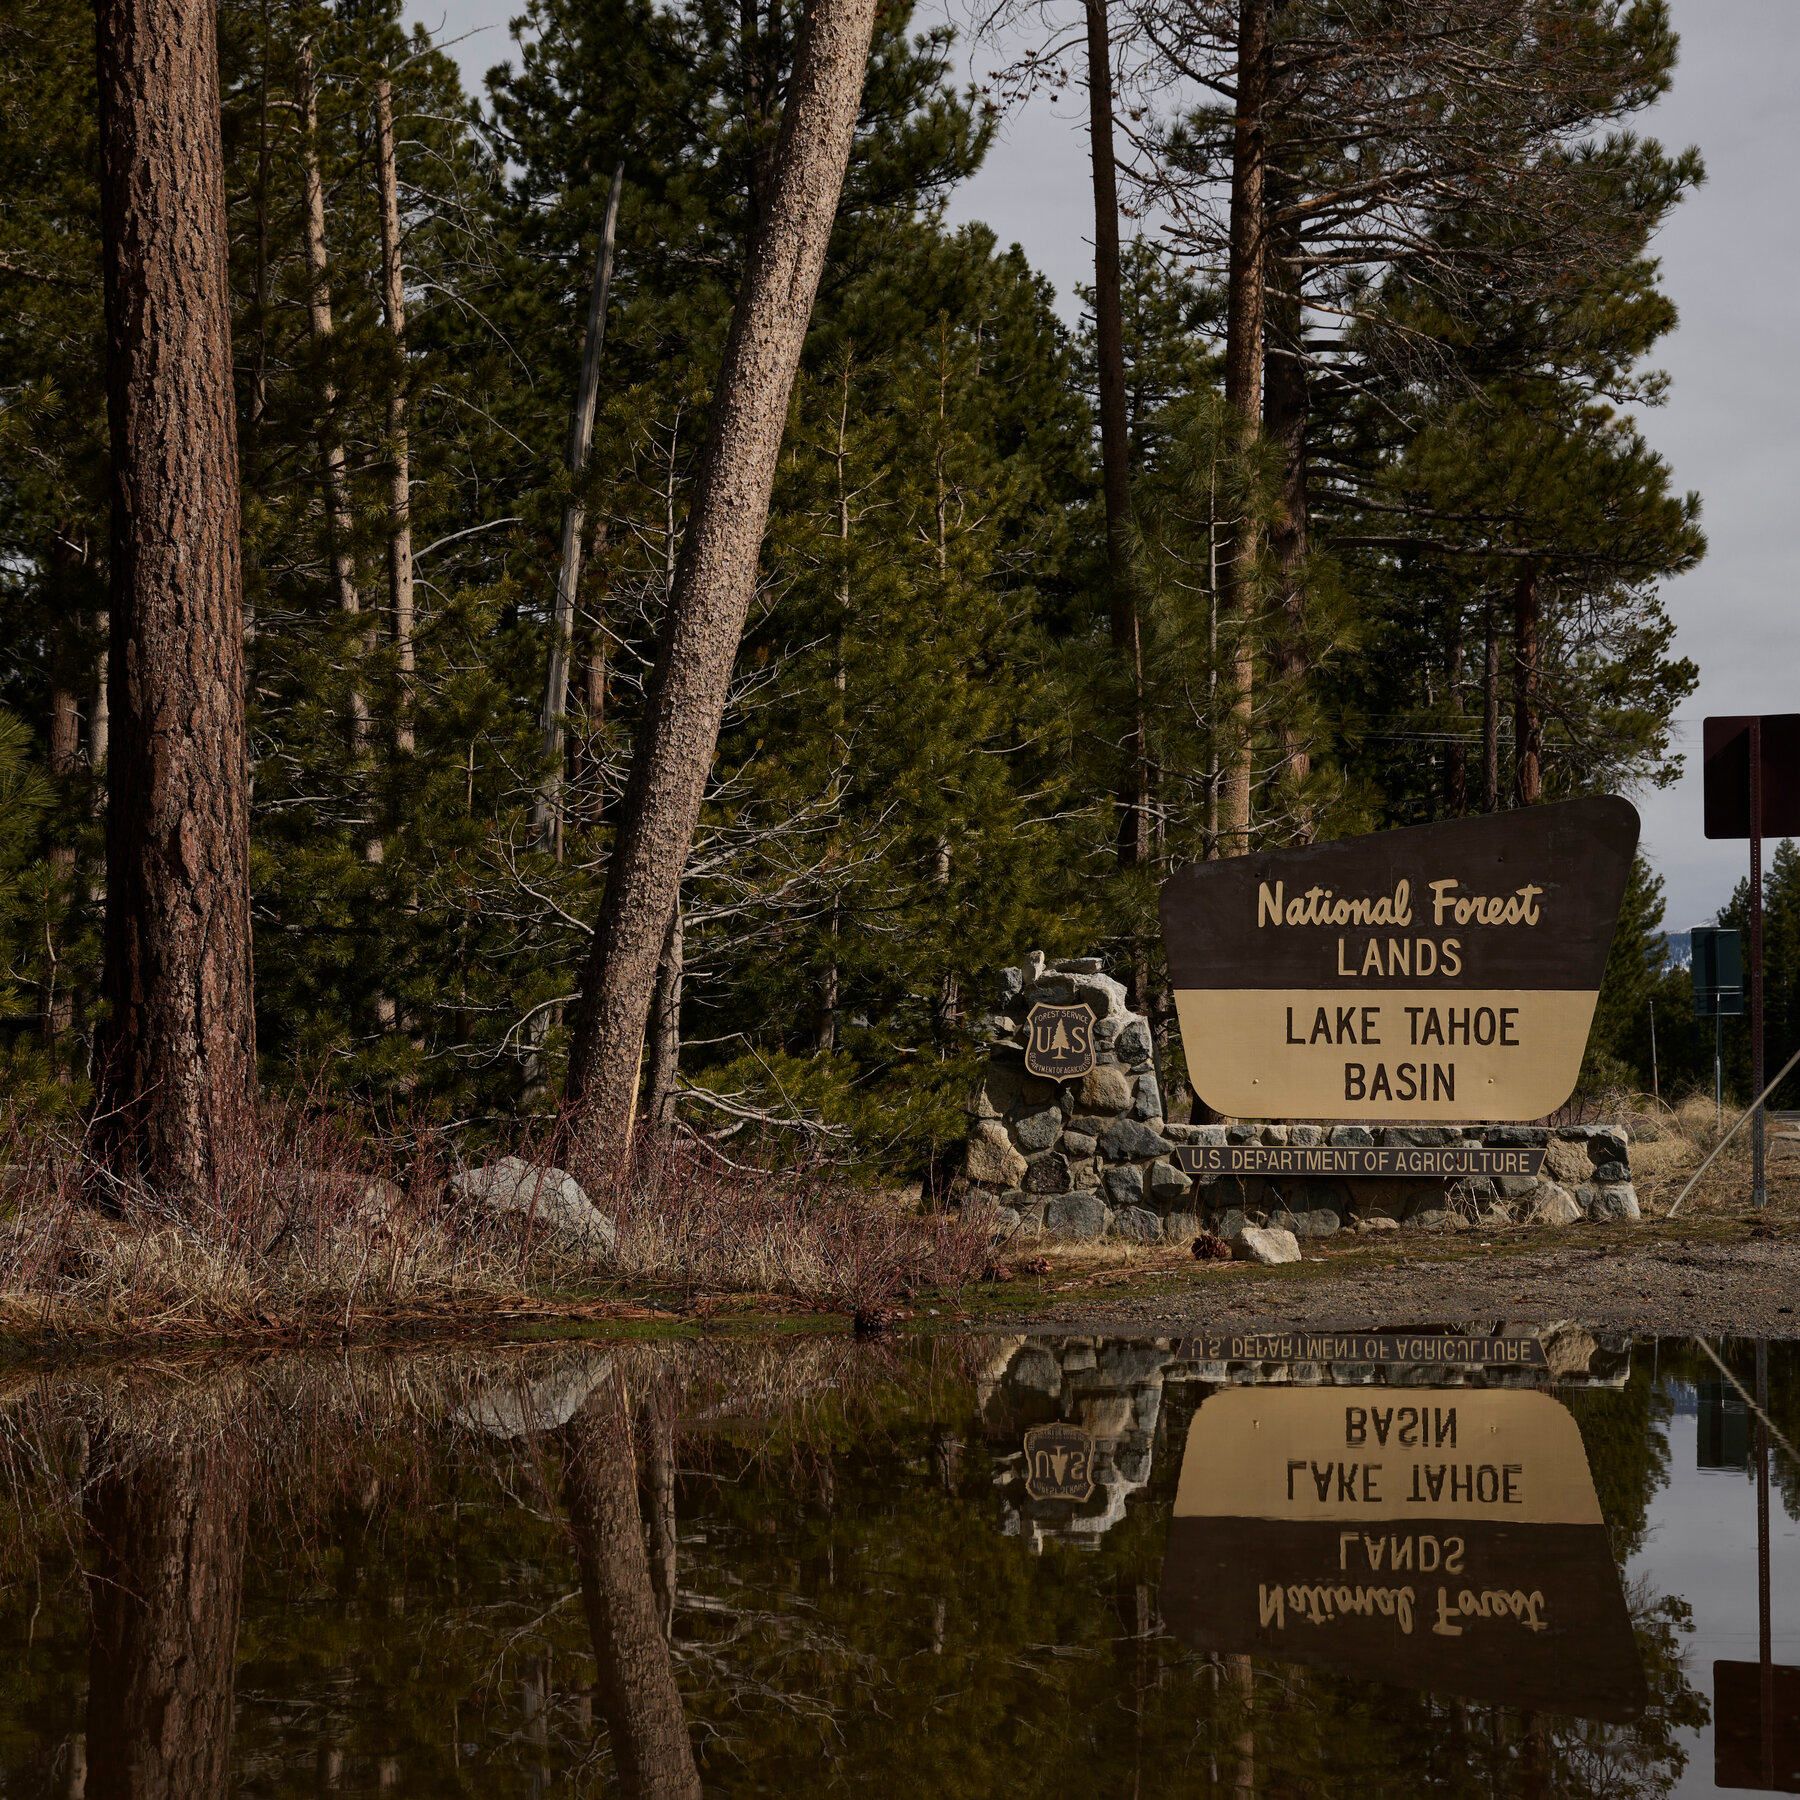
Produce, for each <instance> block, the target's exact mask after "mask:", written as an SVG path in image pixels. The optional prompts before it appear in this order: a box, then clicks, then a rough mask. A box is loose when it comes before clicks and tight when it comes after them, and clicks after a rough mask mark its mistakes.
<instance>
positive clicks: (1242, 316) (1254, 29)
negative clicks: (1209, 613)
mask: <svg viewBox="0 0 1800 1800" xmlns="http://www.w3.org/2000/svg"><path fill="white" fill-rule="evenodd" d="M1270 11H1271V0H1239V6H1238V53H1237V99H1236V106H1235V109H1234V117H1233V123H1232V144H1231V246H1230V253H1229V258H1228V265H1227V276H1226V294H1225V404H1226V406H1227V407H1229V408H1230V410H1231V411H1232V412H1233V413H1235V414H1236V415H1237V418H1238V422H1239V434H1240V439H1241V441H1242V442H1243V443H1244V444H1245V445H1250V444H1254V443H1255V442H1256V440H1257V437H1258V435H1259V433H1260V431H1261V427H1262V379H1263V312H1264V293H1265V287H1266V282H1267V276H1268V220H1267V212H1266V206H1265V190H1266V187H1267V179H1268V133H1267V125H1266V121H1265V118H1264V113H1265V111H1266V109H1267V104H1268V97H1269V61H1270V34H1269V27H1270ZM1257 536H1258V534H1257V528H1256V522H1255V520H1254V519H1253V518H1251V517H1249V516H1248V515H1247V514H1242V513H1240V514H1239V516H1238V517H1237V518H1236V519H1235V520H1234V521H1233V522H1232V526H1231V532H1230V541H1229V544H1228V546H1227V549H1226V558H1225V569H1224V586H1225V589H1226V594H1227V598H1228V609H1229V610H1230V611H1232V612H1234V613H1236V615H1237V619H1238V626H1237V629H1238V649H1237V652H1236V655H1235V657H1234V664H1235V666H1234V668H1233V671H1232V675H1233V687H1234V690H1235V691H1234V692H1233V695H1232V734H1233V739H1234V741H1233V742H1232V744H1231V746H1230V749H1231V758H1230V763H1229V765H1228V767H1227V771H1226V776H1225V783H1224V787H1225V793H1224V802H1225V803H1224V809H1223V810H1224V814H1225V816H1224V819H1223V821H1222V824H1221V827H1220V847H1221V849H1222V851H1223V852H1224V854H1226V855H1228V856H1244V855H1247V854H1248V853H1249V849H1250V788H1251V774H1252V770H1253V767H1254V757H1255V746H1254V744H1253V742H1252V733H1253V728H1254V723H1255V700H1256V661H1255V651H1254V645H1253V634H1254V628H1255V622H1256V589H1255V581H1254V578H1253V577H1254V569H1255V564H1256V556H1257V550H1258V542H1257Z"/></svg>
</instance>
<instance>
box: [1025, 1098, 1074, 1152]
mask: <svg viewBox="0 0 1800 1800" xmlns="http://www.w3.org/2000/svg"><path fill="white" fill-rule="evenodd" d="M1062 1127H1063V1116H1062V1108H1061V1107H1059V1106H1046V1107H1045V1108H1044V1109H1043V1110H1042V1111H1041V1112H1033V1113H1027V1114H1026V1115H1025V1117H1024V1118H1022V1119H1015V1120H1014V1121H1013V1136H1014V1137H1015V1138H1016V1139H1017V1140H1018V1144H1019V1148H1020V1149H1021V1150H1024V1151H1026V1152H1028V1153H1029V1152H1030V1151H1033V1150H1048V1149H1049V1148H1050V1146H1051V1145H1052V1144H1054V1143H1055V1142H1056V1140H1057V1139H1058V1138H1059V1137H1060V1136H1061V1135H1062Z"/></svg>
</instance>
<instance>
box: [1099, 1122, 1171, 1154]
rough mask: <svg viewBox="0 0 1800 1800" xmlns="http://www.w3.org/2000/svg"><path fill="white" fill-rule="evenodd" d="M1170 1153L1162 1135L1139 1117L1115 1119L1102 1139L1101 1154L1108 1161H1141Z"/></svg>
mask: <svg viewBox="0 0 1800 1800" xmlns="http://www.w3.org/2000/svg"><path fill="white" fill-rule="evenodd" d="M1168 1153H1169V1146H1168V1145H1167V1144H1166V1143H1165V1142H1164V1141H1163V1139H1162V1137H1161V1135H1160V1134H1159V1133H1157V1132H1155V1131H1152V1130H1151V1129H1150V1127H1149V1126H1148V1125H1146V1124H1144V1123H1143V1122H1142V1121H1141V1120H1138V1119H1114V1120H1113V1122H1112V1123H1111V1124H1110V1125H1109V1126H1107V1128H1106V1132H1105V1134H1104V1135H1103V1136H1102V1137H1101V1139H1100V1154H1101V1155H1102V1156H1104V1157H1105V1158H1106V1160H1107V1161H1108V1162H1140V1161H1142V1160H1144V1159H1146V1158H1148V1157H1152V1156H1166V1155H1168Z"/></svg>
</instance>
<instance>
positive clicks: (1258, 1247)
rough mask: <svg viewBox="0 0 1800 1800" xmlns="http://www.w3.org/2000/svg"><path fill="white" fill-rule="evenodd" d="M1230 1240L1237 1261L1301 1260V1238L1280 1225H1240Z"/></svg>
mask: <svg viewBox="0 0 1800 1800" xmlns="http://www.w3.org/2000/svg"><path fill="white" fill-rule="evenodd" d="M1230 1242H1231V1254H1232V1257H1233V1259H1234V1260H1235V1261H1237V1262H1254V1263H1294V1262H1298V1261H1299V1260H1300V1241H1299V1239H1298V1238H1296V1237H1295V1236H1294V1234H1293V1233H1292V1232H1291V1231H1283V1230H1282V1229H1281V1228H1280V1227H1279V1226H1274V1225H1244V1226H1240V1227H1239V1229H1238V1232H1237V1235H1236V1236H1235V1237H1233V1238H1232V1239H1231V1240H1230Z"/></svg>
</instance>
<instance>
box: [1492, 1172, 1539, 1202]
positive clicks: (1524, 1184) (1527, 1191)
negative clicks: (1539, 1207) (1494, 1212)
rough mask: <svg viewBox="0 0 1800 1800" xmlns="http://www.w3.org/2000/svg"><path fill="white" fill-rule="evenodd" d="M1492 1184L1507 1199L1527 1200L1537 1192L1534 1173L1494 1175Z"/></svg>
mask: <svg viewBox="0 0 1800 1800" xmlns="http://www.w3.org/2000/svg"><path fill="white" fill-rule="evenodd" d="M1494 1185H1495V1186H1496V1187H1497V1188H1498V1189H1499V1190H1500V1192H1501V1194H1502V1195H1503V1196H1504V1197H1505V1198H1506V1199H1508V1200H1527V1199H1529V1198H1530V1197H1531V1196H1532V1195H1533V1194H1535V1193H1536V1192H1537V1177H1536V1176H1535V1175H1496V1176H1495V1177H1494Z"/></svg>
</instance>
